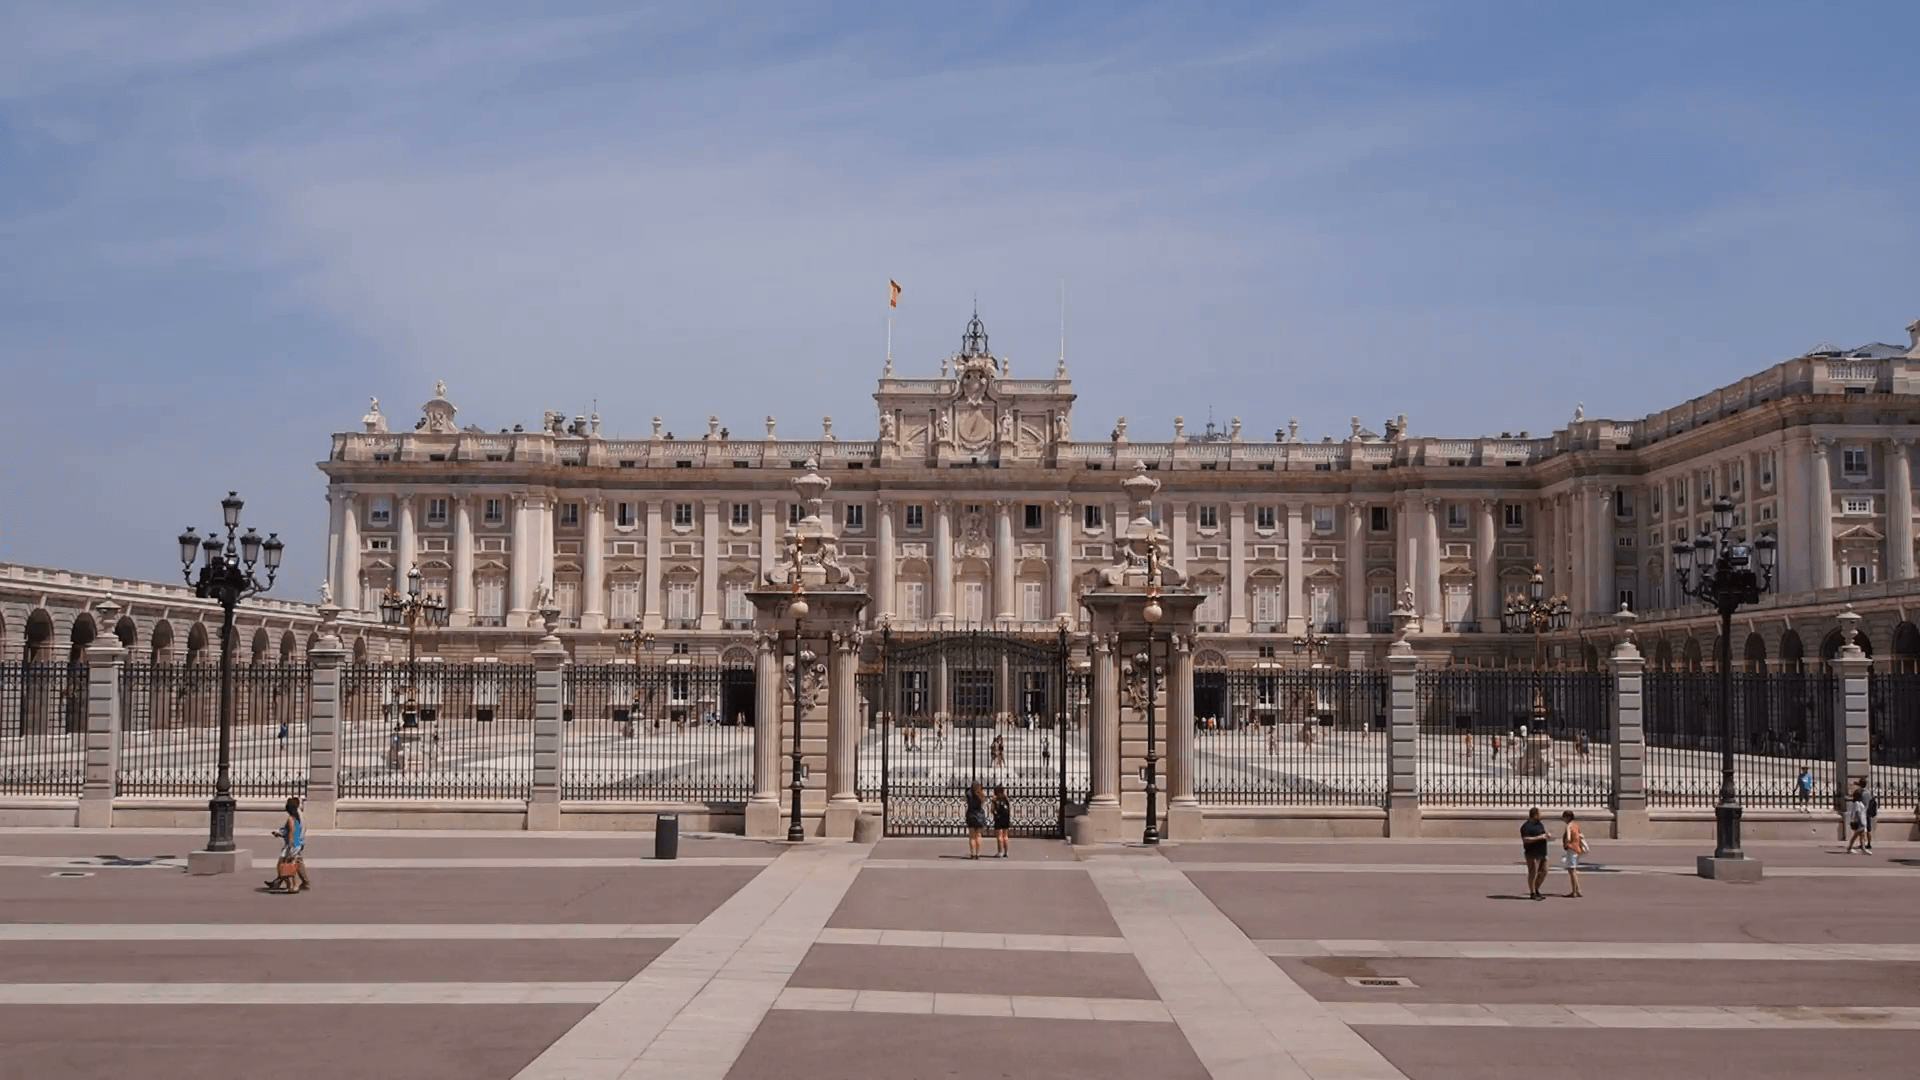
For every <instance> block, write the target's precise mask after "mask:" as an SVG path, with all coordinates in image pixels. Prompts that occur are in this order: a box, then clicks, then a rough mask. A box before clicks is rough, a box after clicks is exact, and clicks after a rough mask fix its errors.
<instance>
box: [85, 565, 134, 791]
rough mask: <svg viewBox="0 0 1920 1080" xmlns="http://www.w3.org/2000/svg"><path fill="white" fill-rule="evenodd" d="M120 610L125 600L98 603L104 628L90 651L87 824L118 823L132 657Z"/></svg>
mask: <svg viewBox="0 0 1920 1080" xmlns="http://www.w3.org/2000/svg"><path fill="white" fill-rule="evenodd" d="M119 612H120V606H119V605H118V604H115V603H114V602H113V601H111V600H107V601H104V602H102V603H100V604H98V605H95V607H94V622H95V625H97V626H99V627H100V633H99V634H97V635H95V637H94V639H93V642H92V643H91V644H89V645H88V646H87V652H86V662H87V715H86V725H87V726H86V736H85V739H86V741H85V742H84V744H83V746H84V749H83V751H82V752H83V753H84V754H85V755H86V757H85V761H84V764H83V766H82V767H83V768H84V769H85V778H84V780H83V781H82V787H81V789H80V812H79V817H78V819H77V824H78V825H79V826H80V827H81V828H83V829H106V828H111V827H112V826H113V796H114V793H115V785H116V784H117V782H118V780H119V773H120V726H121V723H122V719H121V715H120V700H121V694H120V671H121V666H122V665H124V664H125V663H126V659H127V650H126V649H125V648H123V647H122V646H121V644H120V639H119V638H118V637H115V636H114V633H113V624H114V622H115V620H116V618H117V617H118V615H119Z"/></svg>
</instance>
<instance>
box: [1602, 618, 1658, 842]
mask: <svg viewBox="0 0 1920 1080" xmlns="http://www.w3.org/2000/svg"><path fill="white" fill-rule="evenodd" d="M1618 618H1619V619H1620V620H1621V622H1622V623H1623V624H1624V625H1625V626H1626V628H1627V629H1626V638H1625V640H1623V641H1621V642H1620V644H1618V645H1616V646H1614V648H1613V655H1612V656H1611V657H1609V658H1608V664H1609V666H1610V667H1611V668H1612V669H1613V708H1612V719H1613V724H1612V731H1611V732H1610V735H1611V737H1612V740H1613V835H1614V838H1615V839H1618V840H1638V839H1640V838H1642V837H1644V836H1646V835H1647V834H1648V832H1650V831H1651V826H1650V824H1649V823H1648V819H1647V737H1646V714H1645V711H1644V710H1645V706H1644V702H1645V700H1646V698H1645V694H1644V689H1645V686H1646V667H1647V662H1646V660H1645V659H1644V658H1643V657H1641V655H1640V648H1639V646H1637V645H1635V644H1634V643H1633V618H1634V615H1633V612H1631V611H1627V610H1625V609H1622V610H1621V612H1620V614H1619V616H1618Z"/></svg>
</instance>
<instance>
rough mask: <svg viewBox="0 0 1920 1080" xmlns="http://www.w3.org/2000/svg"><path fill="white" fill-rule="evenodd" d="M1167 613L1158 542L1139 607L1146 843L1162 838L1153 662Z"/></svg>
mask: <svg viewBox="0 0 1920 1080" xmlns="http://www.w3.org/2000/svg"><path fill="white" fill-rule="evenodd" d="M1165 615H1166V611H1165V609H1163V608H1161V606H1160V549H1159V546H1158V545H1155V546H1153V547H1150V548H1148V549H1147V602H1146V605H1145V606H1143V607H1142V608H1141V609H1140V617H1141V618H1142V619H1145V620H1146V623H1147V651H1146V652H1145V653H1142V654H1141V655H1140V657H1139V658H1138V662H1139V663H1141V664H1144V665H1145V666H1146V669H1147V763H1146V764H1145V765H1143V766H1141V772H1142V773H1144V774H1145V776H1146V781H1147V827H1146V829H1145V831H1143V832H1142V833H1141V834H1140V842H1141V843H1143V844H1158V843H1159V842H1160V759H1159V755H1158V753H1157V751H1156V748H1155V746H1154V728H1155V727H1157V726H1158V721H1157V720H1156V719H1155V717H1154V702H1155V700H1156V699H1157V698H1158V697H1159V696H1160V677H1159V669H1158V668H1156V667H1155V666H1154V653H1155V640H1154V639H1155V638H1156V637H1157V636H1158V635H1156V634H1155V633H1154V627H1155V626H1157V625H1158V624H1159V622H1160V620H1161V618H1162V617H1164V616H1165Z"/></svg>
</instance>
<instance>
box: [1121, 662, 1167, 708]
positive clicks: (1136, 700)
mask: <svg viewBox="0 0 1920 1080" xmlns="http://www.w3.org/2000/svg"><path fill="white" fill-rule="evenodd" d="M1147 667H1148V665H1147V662H1146V656H1145V655H1144V654H1140V653H1136V654H1133V655H1131V656H1126V657H1122V658H1121V660H1120V702H1121V704H1122V705H1125V706H1126V707H1127V708H1129V709H1132V710H1134V711H1136V712H1145V711H1146V708H1147ZM1152 667H1153V675H1154V681H1155V682H1157V683H1158V684H1159V688H1160V689H1162V690H1165V689H1166V686H1167V665H1166V663H1165V662H1156V663H1154V664H1153V665H1152Z"/></svg>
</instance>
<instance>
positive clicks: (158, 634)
mask: <svg viewBox="0 0 1920 1080" xmlns="http://www.w3.org/2000/svg"><path fill="white" fill-rule="evenodd" d="M148 646H149V648H150V649H151V652H150V653H149V654H148V659H149V660H150V661H152V662H153V663H155V664H171V663H173V624H172V623H170V622H168V621H167V620H165V619H161V620H159V621H158V622H155V623H154V624H153V635H152V637H150V638H149V639H148Z"/></svg>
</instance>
